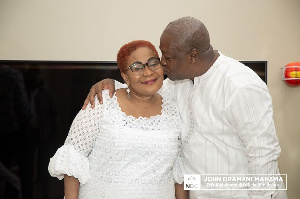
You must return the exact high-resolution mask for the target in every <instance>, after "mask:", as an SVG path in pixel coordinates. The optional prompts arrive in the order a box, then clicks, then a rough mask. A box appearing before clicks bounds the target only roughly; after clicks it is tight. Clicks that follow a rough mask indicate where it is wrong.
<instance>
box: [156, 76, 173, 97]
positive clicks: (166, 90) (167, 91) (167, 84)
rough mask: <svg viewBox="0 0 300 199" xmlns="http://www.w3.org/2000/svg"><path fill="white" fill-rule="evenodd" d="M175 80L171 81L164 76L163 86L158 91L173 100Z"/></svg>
mask: <svg viewBox="0 0 300 199" xmlns="http://www.w3.org/2000/svg"><path fill="white" fill-rule="evenodd" d="M174 85H175V82H173V81H171V80H170V79H169V78H166V79H165V80H164V82H163V86H162V87H161V89H160V90H159V91H158V93H159V94H160V95H161V96H162V97H163V98H166V99H171V100H173V101H175V96H176V95H175V86H174Z"/></svg>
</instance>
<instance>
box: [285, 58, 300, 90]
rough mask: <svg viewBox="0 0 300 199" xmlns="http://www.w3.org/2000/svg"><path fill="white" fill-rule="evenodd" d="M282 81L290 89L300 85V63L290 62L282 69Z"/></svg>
mask: <svg viewBox="0 0 300 199" xmlns="http://www.w3.org/2000/svg"><path fill="white" fill-rule="evenodd" d="M284 80H285V83H286V84H287V85H289V86H292V87H295V86H299V85H300V62H291V63H289V64H287V65H286V66H285V67H284Z"/></svg>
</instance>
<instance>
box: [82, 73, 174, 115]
mask: <svg viewBox="0 0 300 199" xmlns="http://www.w3.org/2000/svg"><path fill="white" fill-rule="evenodd" d="M126 87H127V85H126V84H122V83H120V82H118V81H116V80H113V79H103V80H101V81H100V82H97V83H96V84H94V85H93V86H92V88H91V89H90V92H89V94H88V95H87V97H86V99H85V100H84V103H83V106H82V110H84V109H86V107H87V105H88V104H89V103H91V105H92V108H94V107H95V95H97V98H98V100H99V102H100V104H102V103H103V99H102V90H103V89H108V90H109V96H110V97H112V96H113V94H114V92H115V90H116V89H120V88H126ZM172 87H174V86H173V83H172V81H171V80H170V79H166V80H164V83H163V87H162V88H161V89H160V94H162V95H163V97H167V98H173V99H174V93H173V92H172V89H171V88H172Z"/></svg>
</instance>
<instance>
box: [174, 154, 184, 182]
mask: <svg viewBox="0 0 300 199" xmlns="http://www.w3.org/2000/svg"><path fill="white" fill-rule="evenodd" d="M184 174H186V170H185V167H184V164H183V160H182V155H181V152H179V154H178V156H177V158H176V160H175V164H174V166H173V179H174V181H175V182H176V183H178V184H182V183H183V181H184Z"/></svg>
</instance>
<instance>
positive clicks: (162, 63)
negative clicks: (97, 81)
mask: <svg viewBox="0 0 300 199" xmlns="http://www.w3.org/2000/svg"><path fill="white" fill-rule="evenodd" d="M160 63H161V65H162V66H165V65H167V62H166V59H165V58H164V56H162V57H161V60H160Z"/></svg>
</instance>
